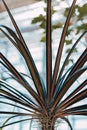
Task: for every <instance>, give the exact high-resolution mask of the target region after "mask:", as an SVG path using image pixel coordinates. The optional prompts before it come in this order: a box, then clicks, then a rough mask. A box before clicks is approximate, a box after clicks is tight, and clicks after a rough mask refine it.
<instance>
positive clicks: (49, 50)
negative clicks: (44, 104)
mask: <svg viewBox="0 0 87 130" xmlns="http://www.w3.org/2000/svg"><path fill="white" fill-rule="evenodd" d="M46 75H47V76H46V78H47V79H46V80H47V94H48V102H50V100H51V84H52V83H51V81H52V44H51V0H47V20H46Z"/></svg>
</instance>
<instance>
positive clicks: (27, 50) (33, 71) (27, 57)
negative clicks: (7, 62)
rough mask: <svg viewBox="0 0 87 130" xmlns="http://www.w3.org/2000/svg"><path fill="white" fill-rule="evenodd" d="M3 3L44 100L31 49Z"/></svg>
mask: <svg viewBox="0 0 87 130" xmlns="http://www.w3.org/2000/svg"><path fill="white" fill-rule="evenodd" d="M3 3H4V5H5V8H6V10H7V12H8V14H9V16H10V18H11V21H12V23H13V25H14V28H15V30H16V32H17V34H18V36H19V38H20V41H21V47H22V49H23V50H25V51H24V53H23V54H25V61H26V63H27V65H28V68H29V70H30V73H31V75H32V78H33V81H34V84H35V87H36V89H37V91H38V93H39V95H40V96H41V97H42V99H44V98H43V95H44V93H43V89H42V88H43V86H42V84H41V81H40V76H39V73H38V71H37V68H36V65H35V63H34V60H33V58H32V56H31V54H30V52H29V49H28V48H27V46H26V43H25V41H24V39H23V37H22V34H21V32H20V30H19V28H18V26H17V24H16V22H15V20H14V18H13V16H12V14H11V12H10V10H9V9H8V7H7V5H6V3H5V1H4V0H3Z"/></svg>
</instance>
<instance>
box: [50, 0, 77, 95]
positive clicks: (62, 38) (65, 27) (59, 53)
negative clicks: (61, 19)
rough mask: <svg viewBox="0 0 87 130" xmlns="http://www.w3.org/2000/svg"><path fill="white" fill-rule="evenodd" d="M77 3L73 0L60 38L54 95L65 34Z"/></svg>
mask: <svg viewBox="0 0 87 130" xmlns="http://www.w3.org/2000/svg"><path fill="white" fill-rule="evenodd" d="M75 3H76V0H73V3H72V5H71V7H70V10H69V13H68V16H67V19H66V22H65V25H64V28H63V32H62V35H61V40H60V44H59V48H58V52H57V56H56V62H55V67H54V73H53V82H52V95H53V92H54V86H55V83H56V79H57V75H58V71H59V66H60V60H61V56H62V51H63V46H64V41H65V36H66V33H67V30H68V25H69V22H70V18H71V16H72V13H73V10H74V8H75Z"/></svg>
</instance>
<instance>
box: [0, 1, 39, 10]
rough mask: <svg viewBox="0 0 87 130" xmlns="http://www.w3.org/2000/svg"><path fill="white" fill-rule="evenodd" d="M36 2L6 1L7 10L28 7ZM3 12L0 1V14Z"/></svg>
mask: <svg viewBox="0 0 87 130" xmlns="http://www.w3.org/2000/svg"><path fill="white" fill-rule="evenodd" d="M35 2H36V0H6V3H7V5H8V7H9V8H11V9H12V8H18V7H21V6H25V5H29V4H32V3H35ZM3 11H5V8H4V6H3V3H2V1H1V0H0V12H3Z"/></svg>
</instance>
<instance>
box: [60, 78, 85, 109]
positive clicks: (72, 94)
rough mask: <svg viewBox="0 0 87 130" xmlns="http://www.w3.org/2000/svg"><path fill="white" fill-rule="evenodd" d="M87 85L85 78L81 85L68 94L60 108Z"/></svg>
mask: <svg viewBox="0 0 87 130" xmlns="http://www.w3.org/2000/svg"><path fill="white" fill-rule="evenodd" d="M86 85H87V80H85V81H84V82H83V83H82V84H81V85H79V87H77V88H76V89H75V90H74V91H73V92H72V93H71V94H69V96H68V97H67V98H66V99H65V100H63V101H62V102H61V104H60V108H61V107H62V106H64V104H65V103H66V102H69V100H70V99H71V98H72V97H73V96H75V95H76V94H77V93H78V92H79V91H81V90H82V89H83V88H84V87H85V86H86Z"/></svg>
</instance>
